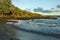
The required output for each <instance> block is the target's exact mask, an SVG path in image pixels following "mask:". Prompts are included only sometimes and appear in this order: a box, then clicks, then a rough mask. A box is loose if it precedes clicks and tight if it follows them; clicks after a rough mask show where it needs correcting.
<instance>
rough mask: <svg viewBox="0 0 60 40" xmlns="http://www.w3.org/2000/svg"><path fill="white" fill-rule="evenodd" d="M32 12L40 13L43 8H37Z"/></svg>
mask: <svg viewBox="0 0 60 40" xmlns="http://www.w3.org/2000/svg"><path fill="white" fill-rule="evenodd" d="M33 11H34V12H42V11H43V8H40V7H38V8H35V9H33Z"/></svg>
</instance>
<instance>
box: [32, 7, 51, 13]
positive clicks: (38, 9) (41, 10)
mask: <svg viewBox="0 0 60 40" xmlns="http://www.w3.org/2000/svg"><path fill="white" fill-rule="evenodd" d="M33 11H34V12H43V13H50V12H51V11H50V10H43V8H40V7H38V8H35V9H33Z"/></svg>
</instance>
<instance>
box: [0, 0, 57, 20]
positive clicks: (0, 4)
mask: <svg viewBox="0 0 60 40" xmlns="http://www.w3.org/2000/svg"><path fill="white" fill-rule="evenodd" d="M11 1H12V0H4V1H1V0H0V18H6V19H14V20H15V19H17V20H20V19H21V20H27V19H57V18H56V17H51V16H45V15H42V14H38V13H32V12H30V11H27V10H22V9H19V8H18V7H16V6H15V5H13V4H12V2H11Z"/></svg>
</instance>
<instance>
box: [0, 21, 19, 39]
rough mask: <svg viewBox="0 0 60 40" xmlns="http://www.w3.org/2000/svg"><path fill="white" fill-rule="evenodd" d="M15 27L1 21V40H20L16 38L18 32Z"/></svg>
mask: <svg viewBox="0 0 60 40" xmlns="http://www.w3.org/2000/svg"><path fill="white" fill-rule="evenodd" d="M13 27H14V26H13V25H9V24H6V22H5V21H3V20H2V21H1V20H0V40H20V39H18V38H17V37H16V32H15V30H14V29H13Z"/></svg>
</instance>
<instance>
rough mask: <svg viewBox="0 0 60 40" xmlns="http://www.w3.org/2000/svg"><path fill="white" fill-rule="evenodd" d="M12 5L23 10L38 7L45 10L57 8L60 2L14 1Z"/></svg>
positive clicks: (59, 0)
mask: <svg viewBox="0 0 60 40" xmlns="http://www.w3.org/2000/svg"><path fill="white" fill-rule="evenodd" d="M12 3H13V4H14V5H15V6H17V7H19V8H21V9H31V10H32V9H34V8H37V7H40V8H43V9H51V8H56V6H57V5H59V4H60V0H12Z"/></svg>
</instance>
